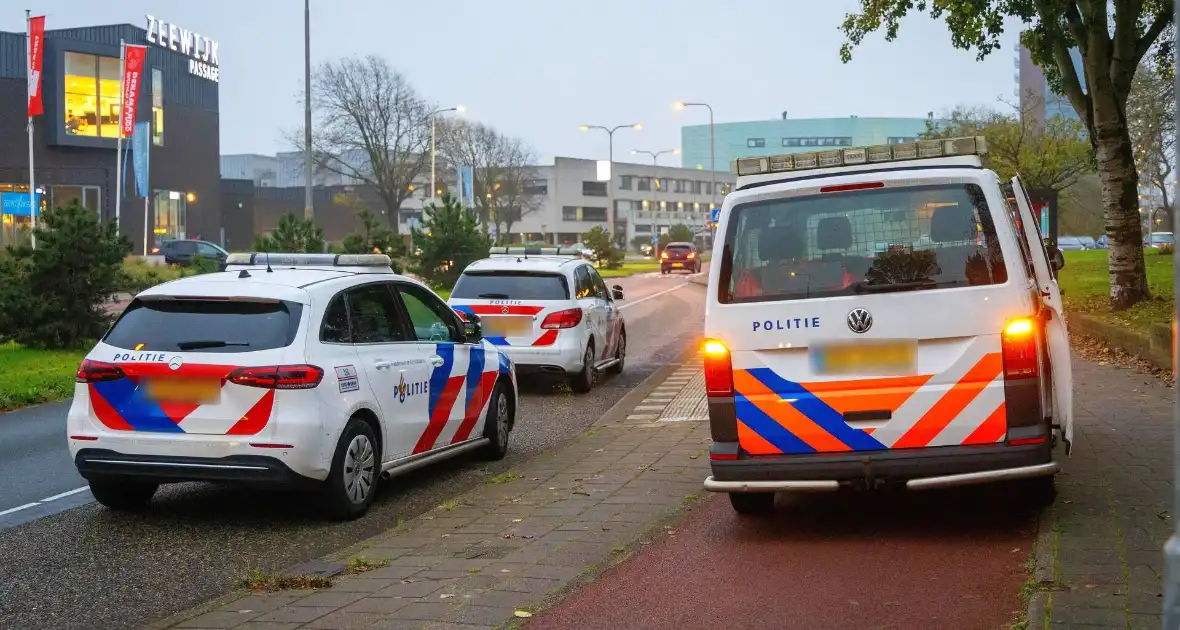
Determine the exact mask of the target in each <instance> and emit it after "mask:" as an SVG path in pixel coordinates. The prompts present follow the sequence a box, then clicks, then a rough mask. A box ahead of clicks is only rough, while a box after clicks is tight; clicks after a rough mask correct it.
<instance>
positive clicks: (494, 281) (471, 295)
mask: <svg viewBox="0 0 1180 630" xmlns="http://www.w3.org/2000/svg"><path fill="white" fill-rule="evenodd" d="M451 297H453V298H459V299H463V300H568V299H569V297H570V292H569V287H568V286H566V282H565V276H562V275H558V274H552V273H523V272H513V271H495V272H482V273H478V272H477V273H465V274H463V275H461V276H459V281H458V282H456V283H455V289H454V290H453V291H451Z"/></svg>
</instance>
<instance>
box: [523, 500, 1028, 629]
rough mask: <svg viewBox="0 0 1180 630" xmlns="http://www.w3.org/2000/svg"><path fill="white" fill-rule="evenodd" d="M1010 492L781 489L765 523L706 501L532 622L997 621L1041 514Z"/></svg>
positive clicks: (1003, 621)
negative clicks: (802, 492)
mask: <svg viewBox="0 0 1180 630" xmlns="http://www.w3.org/2000/svg"><path fill="white" fill-rule="evenodd" d="M1016 492H1017V489H1016V487H1015V486H994V487H987V488H964V489H956V490H948V491H937V492H934V491H931V492H926V493H910V494H906V493H896V494H892V493H891V494H880V495H866V494H859V495H858V494H851V493H850V494H843V493H841V494H836V495H812V496H794V497H783V496H780V497H779V501H778V506H777V509H776V511H775V513H774V514H773V515H770V516H768V517H762V518H748V517H739V516H738V515H737V514H735V513H734V512H733V511H732V509H731V508H730V506H729V501H728V500H727V499H726V498H725V497H724V496H718V497H712V498H710V499H709V500H707V501H706V502H705V503H704V504H703V505H702V506H700V507H698V508H697V509H695V510H693V511H692V512H691V513H690V514H689V515H688V517H687V518H686V519H685V520H684V521H683V522H681V523H679V524H677V525H676V526H674V527H673V528H671V529H670V530H667V531H666V532H665V534H664V535H661V536H660V537H658V538H657V539H656V540H654V541H652V542H651V543H650V544H648V545H644V546H642V547H641V548H640V549H639V550H637V553H636V555H634V556H632V557H631V558H629V559H628V560H627V561H625V562H624V563H622V564H620V565H619V566H617V567H615V568H613V569H611V570H609V571H607V572H606V573H605V574H604V575H602V576H601V577H600V578H599V579H598V580H596V581H595V582H593V583H591V584H589V585H587V586H585V587H583V588H582V589H580V590H579V591H576V592H575V593H573V594H572V595H571V596H570V597H568V598H567V599H565V600H564V601H561V602H559V603H557V604H556V605H554V606H553V607H551V608H549V609H547V610H545V611H544V612H542V613H540V614H538V615H537V617H535V618H534V619H533V620H531V623H529V624H528V626H527V627H528V629H529V630H565V629H574V628H577V629H579V630H595V629H600V628H601V629H603V630H606V629H611V630H622V629H627V628H637V629H638V628H642V629H644V630H663V629H668V630H672V629H678V630H683V629H691V628H725V629H727V630H740V629H744V628H758V629H766V628H774V629H783V630H787V629H793V628H806V629H808V630H814V629H819V628H839V629H852V628H857V629H859V628H904V629H911V628H922V629H924V630H935V629H941V628H946V629H948V630H950V629H953V630H972V629H975V628H979V629H988V630H996V629H998V628H1004V627H1007V626H1008V625H1009V624H1011V623H1012V621H1013V620H1014V619H1015V618H1016V615H1017V614H1018V612H1019V611H1020V609H1021V608H1022V607H1023V606H1024V604H1023V603H1022V602H1021V600H1020V589H1021V586H1022V585H1023V583H1024V581H1025V580H1026V579H1027V577H1028V571H1027V566H1028V562H1029V557H1030V553H1031V551H1032V542H1033V537H1034V535H1035V518H1036V513H1037V510H1038V507H1037V506H1035V505H1031V504H1029V503H1028V502H1026V501H1022V500H1020V499H1019V498H1018V497H1015V496H1014V494H1015V493H1016Z"/></svg>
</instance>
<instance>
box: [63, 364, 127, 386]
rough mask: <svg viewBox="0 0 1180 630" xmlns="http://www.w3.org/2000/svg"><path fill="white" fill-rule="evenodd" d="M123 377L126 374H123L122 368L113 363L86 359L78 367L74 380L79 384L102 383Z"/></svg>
mask: <svg viewBox="0 0 1180 630" xmlns="http://www.w3.org/2000/svg"><path fill="white" fill-rule="evenodd" d="M124 376H126V374H124V373H123V368H121V367H119V366H117V365H115V364H114V363H103V362H102V361H91V360H90V359H86V360H84V361H82V365H80V366H78V374H77V376H76V378H75V379H74V380H75V381H77V382H79V383H101V382H103V381H117V380H119V379H121V378H123V377H124Z"/></svg>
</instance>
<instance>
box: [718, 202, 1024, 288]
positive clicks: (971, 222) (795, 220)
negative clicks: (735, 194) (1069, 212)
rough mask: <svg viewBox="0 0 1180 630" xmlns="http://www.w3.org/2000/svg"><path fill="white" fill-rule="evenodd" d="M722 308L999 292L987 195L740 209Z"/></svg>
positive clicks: (1001, 274) (726, 257) (998, 259)
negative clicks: (891, 294) (985, 288)
mask: <svg viewBox="0 0 1180 630" xmlns="http://www.w3.org/2000/svg"><path fill="white" fill-rule="evenodd" d="M730 217H731V218H730V221H731V223H730V229H729V230H727V232H726V241H725V248H724V250H723V252H722V263H721V282H720V296H719V298H720V301H721V302H722V303H730V302H759V301H782V300H800V299H807V298H817V297H830V296H838V295H856V294H868V293H880V292H887V291H921V290H931V289H943V288H950V287H965V286H979V285H989V284H1002V283H1004V282H1006V281H1007V279H1008V275H1007V271H1006V269H1005V268H1004V259H1003V256H1002V255H1001V253H1000V246H999V243H998V242H997V241H996V232H995V225H994V224H993V222H992V217H991V214H989V212H988V207H987V201H986V200H985V199H984V195H983V190H982V189H980V188H979V186H976V185H974V184H939V185H934V186H914V187H907V188H879V189H870V190H858V191H850V192H841V193H824V194H820V195H809V196H804V197H794V198H788V199H774V200H770V201H760V202H752V203H747V204H743V205H740V206H737V207H735V208H734V210H733V212H732V214H731V215H730Z"/></svg>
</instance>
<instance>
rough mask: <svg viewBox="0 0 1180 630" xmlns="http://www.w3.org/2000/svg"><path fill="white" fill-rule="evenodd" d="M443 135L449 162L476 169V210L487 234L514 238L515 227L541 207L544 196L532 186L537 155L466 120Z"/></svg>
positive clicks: (450, 126)
mask: <svg viewBox="0 0 1180 630" xmlns="http://www.w3.org/2000/svg"><path fill="white" fill-rule="evenodd" d="M442 135H443V142H442V147H443V149H442V152H443V154H444V156H445V160H446V162H448V163H449V164H450V165H451V166H455V165H463V166H470V167H472V178H473V180H474V181H473V182H472V184H473V193H474V194H473V196H474V202H475V209H476V211H477V213H478V215H479V218H480V221H481V222H482V223H483V225H484V229H485V230H487V229H488V228H489V227H491V226H494V227H495V228H496V233H497V235H507V234H510V233H511V231H512V225H513V224H514V223H516V222H517V221H520V220H521V219H522V218H524V217H525V216H527V215H529V214H530V213H532V212H535V211H536V210H537V209H538V208H540V207H541V204H542V202H543V201H544V196H543V195H542V194H538V193H536V192H535V190H534V188H532V187H531V186H530V184H531V180H533V179H535V178H536V176H537V170H536V162H537V156H536V152H535V151H534V150H533V149H532V148H531V147H529V146H528V145H527V144H525V143H524V141H522V140H520V139H519V138H511V137H507V136H503V135H501V134H500V133H499V132H497V131H496V130H495V129H494V128H492V127H490V126H488V125H484V124H481V123H474V122H469V121H464V120H458V121H453V122H450V123H448V124H447V125H446V128H445V129H444V131H443V132H442Z"/></svg>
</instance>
